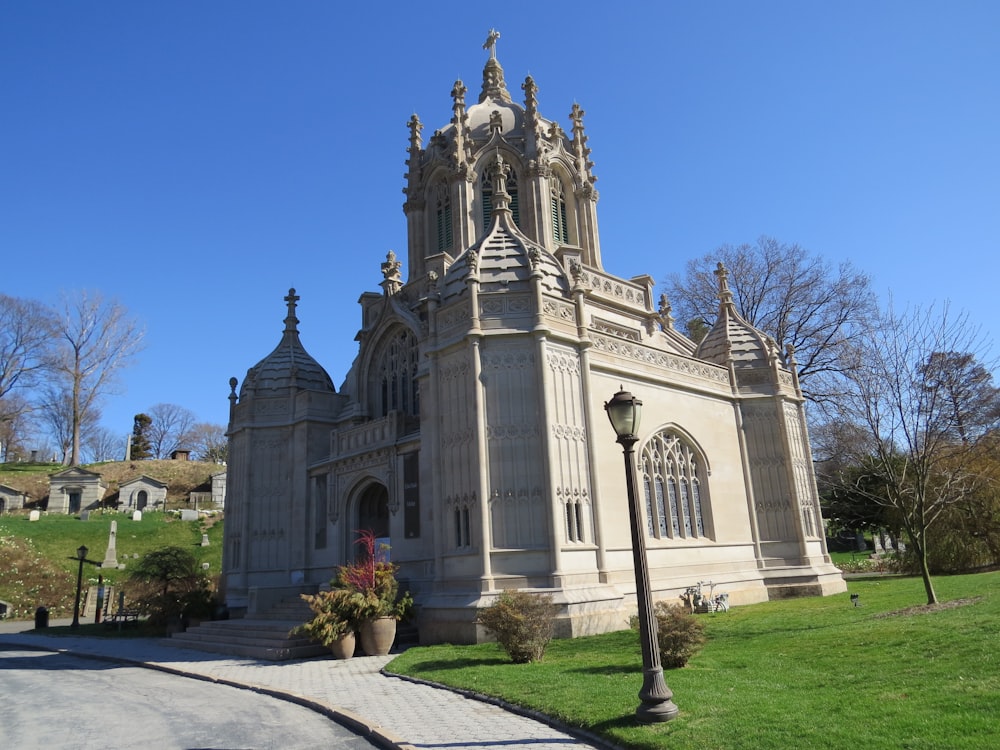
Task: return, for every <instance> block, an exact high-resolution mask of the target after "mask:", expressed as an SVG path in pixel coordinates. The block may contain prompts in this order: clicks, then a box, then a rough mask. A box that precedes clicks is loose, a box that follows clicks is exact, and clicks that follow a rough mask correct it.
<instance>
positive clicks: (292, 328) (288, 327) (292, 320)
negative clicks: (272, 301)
mask: <svg viewBox="0 0 1000 750" xmlns="http://www.w3.org/2000/svg"><path fill="white" fill-rule="evenodd" d="M299 299H301V298H300V297H299V296H298V295H297V294H295V289H294V288H293V289H289V290H288V295H287V296H286V297H285V302H286V303H287V304H288V315H287V316H286V317H285V333H298V332H299V329H298V324H299V319H298V318H296V317H295V303H296V302H298V301H299Z"/></svg>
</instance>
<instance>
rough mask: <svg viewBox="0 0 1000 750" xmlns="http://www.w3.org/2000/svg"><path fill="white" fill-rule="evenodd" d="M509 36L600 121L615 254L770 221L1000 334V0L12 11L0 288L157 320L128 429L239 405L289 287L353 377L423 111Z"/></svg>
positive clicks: (684, 252) (654, 267) (636, 266)
mask: <svg viewBox="0 0 1000 750" xmlns="http://www.w3.org/2000/svg"><path fill="white" fill-rule="evenodd" d="M491 27H496V28H497V29H498V30H499V31H500V33H501V38H500V41H499V43H498V46H497V52H498V57H499V60H500V62H501V64H502V65H503V67H504V71H505V77H506V81H507V85H508V88H509V89H510V91H511V93H512V95H513V96H514V97H515V99H516V100H517V101H521V91H520V83H521V82H522V81H523V80H524V77H525V75H527V74H529V73H530V74H531V75H532V76H533V77H534V79H535V81H536V83H537V84H538V87H539V93H538V99H539V108H540V111H541V113H542V115H543V116H545V117H548V118H550V119H556V120H558V121H559V122H560V123H561V124H562V125H563V126H564V127H568V126H569V121H568V113H569V111H570V108H571V106H572V105H573V103H574V102H578V103H579V104H580V105H581V106H582V107H583V109H584V110H585V111H586V117H585V119H584V123H585V125H586V128H587V134H588V135H589V137H590V142H589V145H590V147H591V148H592V149H593V153H592V159H593V161H594V162H595V168H594V171H595V173H596V174H597V176H598V178H599V181H598V183H597V187H598V189H599V191H600V194H601V199H600V202H599V204H598V217H599V222H600V225H599V226H600V230H601V246H602V255H603V260H604V264H605V267H606V269H607V270H608V271H610V272H612V273H616V274H619V275H622V276H625V277H629V276H634V275H638V274H643V273H648V274H650V275H652V276H653V277H654V278H656V279H657V280H658V281H662V280H664V279H665V278H666V276H667V274H669V273H670V272H672V271H675V270H680V269H681V268H682V266H683V264H684V262H685V261H686V260H687V259H689V258H692V257H697V256H701V255H703V254H705V253H707V252H710V251H711V250H713V249H715V248H717V247H718V246H720V245H722V244H725V243H730V244H738V243H741V242H752V241H754V240H755V239H756V238H757V237H758V236H760V235H762V234H767V235H770V236H773V237H776V238H778V239H779V240H782V241H784V242H788V243H793V242H795V243H798V244H800V245H801V246H803V247H805V248H807V249H808V250H810V251H811V252H813V253H815V254H819V255H822V256H823V257H825V258H827V259H829V260H830V261H832V262H835V263H836V262H839V261H841V260H850V261H851V262H853V263H854V264H855V265H856V266H857V267H858V268H860V269H861V270H864V271H866V272H867V273H869V274H870V275H871V277H872V280H873V285H874V287H875V289H876V291H878V292H879V293H880V294H881V295H883V296H884V295H886V294H887V293H888V292H889V291H890V290H891V291H892V294H893V296H894V298H895V300H896V303H897V306H902V305H905V304H906V303H917V304H928V303H931V302H935V301H936V302H939V303H940V302H942V301H944V300H950V302H951V304H952V306H953V308H958V309H961V310H966V311H968V313H969V315H970V317H971V319H972V321H973V322H975V323H977V324H980V325H982V326H983V331H984V333H985V334H986V335H987V336H988V337H989V338H990V339H994V340H995V339H996V338H997V334H998V333H1000V330H998V326H997V323H996V316H995V314H994V305H993V302H994V297H995V296H996V279H995V276H996V270H997V267H998V265H1000V264H998V261H997V260H996V258H997V253H998V250H1000V137H998V134H1000V3H996V2H993V1H992V0H980V1H979V2H969V1H964V2H963V1H962V0H957V1H956V2H947V3H944V2H936V3H931V2H920V1H916V0H914V1H910V2H891V1H889V0H884V1H878V0H871V1H868V2H861V1H855V0H840V1H838V2H806V1H805V0H802V1H800V2H779V1H776V0H759V1H757V2H748V1H744V2H722V1H716V2H712V1H711V0H709V1H706V2H698V3H695V2H665V1H663V0H660V1H659V2H648V3H645V2H643V3H639V2H619V3H607V2H591V3H588V2H573V3H562V2H551V3H544V4H542V3H524V2H506V3H494V4H486V3H483V4H472V5H470V4H464V5H462V6H460V7H459V6H455V7H454V8H453V9H448V8H446V6H440V5H434V4H423V5H420V4H413V3H402V2H398V3H396V2H393V3H380V2H374V1H373V2H368V3H340V2H333V1H332V0H331V1H330V2H318V1H315V0H313V1H298V2H280V3H279V2H254V1H252V0H243V1H241V2H225V1H220V0H216V1H214V2H194V1H192V0H175V1H173V2H169V3H168V2H145V3H136V2H115V1H112V0H105V1H104V2H83V0H80V1H79V2H60V1H59V0H52V1H50V2H35V3H32V2H6V3H2V4H0V93H2V101H3V116H2V117H0V149H2V151H0V291H2V292H4V293H6V294H10V295H14V296H19V297H26V298H31V299H37V300H41V301H43V302H46V303H53V302H55V301H56V300H57V297H58V292H59V290H60V289H64V290H74V289H97V290H100V291H101V292H103V293H104V294H105V295H108V296H111V297H115V298H117V299H118V300H119V301H120V302H121V303H123V304H124V305H125V306H126V307H128V308H129V309H130V310H131V312H132V313H133V314H134V315H135V316H136V317H138V318H139V319H140V320H141V321H142V322H143V324H144V325H145V328H146V349H145V351H144V352H143V353H142V354H141V355H140V359H139V361H138V363H137V364H136V365H135V366H134V367H132V368H130V369H129V370H127V371H125V372H124V373H123V378H122V383H123V386H124V393H122V394H121V395H117V396H114V397H112V398H110V399H108V400H107V401H106V403H105V405H104V420H103V424H104V425H105V426H106V427H109V428H111V429H114V430H119V431H121V432H122V434H123V435H124V434H125V433H127V432H128V431H129V430H130V429H131V425H132V417H133V415H135V414H136V413H138V412H141V411H144V410H146V409H148V408H149V407H150V406H152V405H153V404H156V403H159V402H166V403H175V404H179V405H182V406H185V407H187V408H189V409H191V410H192V411H194V412H195V413H196V414H197V415H198V418H199V420H202V421H207V422H214V423H219V424H224V423H225V422H226V420H227V415H228V400H227V396H228V393H229V387H228V384H227V381H228V380H229V378H230V377H232V376H236V377H238V378H240V379H241V380H242V378H243V376H244V374H245V372H246V370H247V368H248V367H250V366H252V365H253V364H254V363H256V362H257V361H258V360H260V359H261V358H262V357H264V356H265V355H267V354H268V353H269V352H270V351H271V349H272V348H273V347H274V346H275V345H276V344H277V342H278V340H279V339H280V333H281V329H282V320H283V318H284V315H285V306H284V302H283V301H282V298H283V297H284V296H285V294H286V293H287V290H288V288H289V287H292V286H294V287H295V288H296V290H297V293H298V294H299V295H300V296H301V301H300V303H299V318H300V320H301V323H300V326H299V328H300V331H301V334H302V340H303V343H304V344H305V346H306V348H307V349H308V350H309V351H310V352H311V353H312V355H313V356H314V357H316V359H318V360H319V361H320V362H321V363H322V364H323V365H324V366H325V367H326V368H327V370H328V371H329V373H330V375H331V376H332V378H333V380H334V383H335V384H336V385H337V386H338V387H339V385H340V383H341V382H342V381H343V379H344V376H345V375H346V373H347V370H348V368H349V367H350V363H351V360H352V359H353V357H354V355H355V353H356V351H357V344H356V342H355V341H354V336H355V333H356V332H357V329H358V327H359V324H360V315H359V308H358V306H357V304H356V303H357V299H358V297H359V296H360V295H361V294H362V293H363V292H365V291H376V292H377V291H379V287H378V283H379V282H380V281H381V279H382V276H381V273H380V272H379V265H380V264H381V262H382V261H383V260H384V259H385V255H386V253H387V252H388V250H390V249H392V250H395V251H396V252H397V253H398V254H399V255H400V257H401V258H402V259H403V260H405V255H406V244H405V240H406V223H405V218H404V216H403V213H402V209H401V205H402V201H403V196H402V193H401V190H402V187H403V177H402V175H403V172H404V170H405V165H404V161H405V159H406V147H407V138H408V130H407V127H406V122H407V120H408V119H409V117H410V115H411V114H412V113H414V112H416V113H417V114H418V115H419V116H420V118H421V120H422V121H423V123H424V125H425V130H424V136H425V141H426V139H427V138H429V136H430V134H431V133H432V132H433V130H434V129H435V128H437V127H441V126H443V125H445V124H446V123H447V122H448V120H449V118H450V117H451V97H450V94H449V92H450V90H451V87H452V85H453V83H454V81H455V79H456V78H461V79H463V80H464V81H465V83H466V85H467V86H468V87H469V90H470V96H474V95H475V94H477V93H478V90H479V86H480V81H481V75H482V68H483V64H484V62H485V59H486V52H485V51H484V50H483V49H482V44H483V41H484V40H485V37H486V34H487V32H488V31H489V29H490V28H491ZM405 270H406V269H405V268H404V274H405Z"/></svg>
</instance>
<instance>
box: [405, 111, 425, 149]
mask: <svg viewBox="0 0 1000 750" xmlns="http://www.w3.org/2000/svg"><path fill="white" fill-rule="evenodd" d="M406 125H407V127H408V128H409V129H410V147H409V149H407V150H408V151H409V152H410V154H411V155H413V154H418V153H420V150H421V149H422V148H423V146H424V144H423V140H422V139H421V137H420V131H422V130H423V129H424V124H423V123H422V122H420V118H419V117H417V113H416V112H414V113H413V114H412V115H410V119H409V121H408V122H407V123H406Z"/></svg>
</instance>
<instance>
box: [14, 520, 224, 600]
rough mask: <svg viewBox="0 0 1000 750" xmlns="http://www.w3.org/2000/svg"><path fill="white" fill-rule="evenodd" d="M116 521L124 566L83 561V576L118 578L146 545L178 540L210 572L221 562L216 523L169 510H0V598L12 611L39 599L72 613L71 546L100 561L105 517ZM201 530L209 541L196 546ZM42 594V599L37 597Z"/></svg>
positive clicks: (217, 569)
mask: <svg viewBox="0 0 1000 750" xmlns="http://www.w3.org/2000/svg"><path fill="white" fill-rule="evenodd" d="M113 520H115V521H117V522H118V531H117V535H116V549H117V559H118V563H119V564H123V565H125V569H124V570H116V569H110V570H109V569H106V568H101V569H98V568H97V567H96V566H94V565H84V568H83V573H84V579H85V585H86V582H88V581H89V582H96V580H97V576H98V574H101V575H103V576H104V579H105V581H107V582H108V583H116V582H119V581H122V580H123V579H124V578H125V576H127V575H128V566H129V564H130V563H134V562H136V561H137V560H138V558H140V557H142V556H143V555H144V554H146V553H147V552H149V551H150V550H153V549H157V548H159V547H168V546H179V547H186V548H188V549H190V550H191V551H192V552H193V553H194V554H195V556H196V557H197V558H198V560H199V562H203V563H205V562H207V563H208V564H209V571H208V572H209V573H210V574H213V575H216V574H218V573H219V572H220V571H221V567H222V523H214V524H211V525H209V523H206V522H205V521H181V520H179V519H178V518H177V517H176V516H175V515H173V514H163V513H145V514H143V517H142V520H141V521H133V520H132V517H131V515H128V514H120V513H106V514H101V513H100V512H96V513H94V512H92V513H91V514H90V517H89V520H87V521H81V520H80V519H79V518H77V517H75V516H65V515H50V516H46V515H43V516H42V517H41V518H40V519H39V520H38V521H29V520H28V517H27V516H26V515H5V516H0V599H3V600H4V601H7V602H10V603H11V604H12V605H13V609H14V610H15V612H16V613H17V616H19V617H21V618H24V617H27V616H30V613H32V612H34V609H35V607H36V606H38V605H45V606H47V607H49V609H50V610H51V611H52V616H53V617H61V616H66V615H67V609H69V614H72V595H73V593H74V591H75V588H76V574H77V570H78V567H79V563H78V562H77V560H76V549H77V547H79V546H80V545H81V544H82V545H84V546H86V547H87V548H88V549H89V552H88V553H87V559H88V560H94V561H96V562H102V561H103V560H104V555H105V553H106V552H107V549H108V537H109V532H110V530H111V522H112V521H113ZM202 533H207V534H208V538H209V546H207V547H202V546H201V535H202ZM39 598H44V601H39V600H38V599H39Z"/></svg>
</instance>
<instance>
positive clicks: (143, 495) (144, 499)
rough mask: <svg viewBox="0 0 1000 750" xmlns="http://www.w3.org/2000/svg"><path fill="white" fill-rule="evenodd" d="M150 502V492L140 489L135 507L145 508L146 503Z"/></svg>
mask: <svg viewBox="0 0 1000 750" xmlns="http://www.w3.org/2000/svg"><path fill="white" fill-rule="evenodd" d="M148 504H149V494H148V493H147V492H146V490H139V494H138V495H136V498H135V507H136V508H137V509H138V510H145V509H146V505H148Z"/></svg>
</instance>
